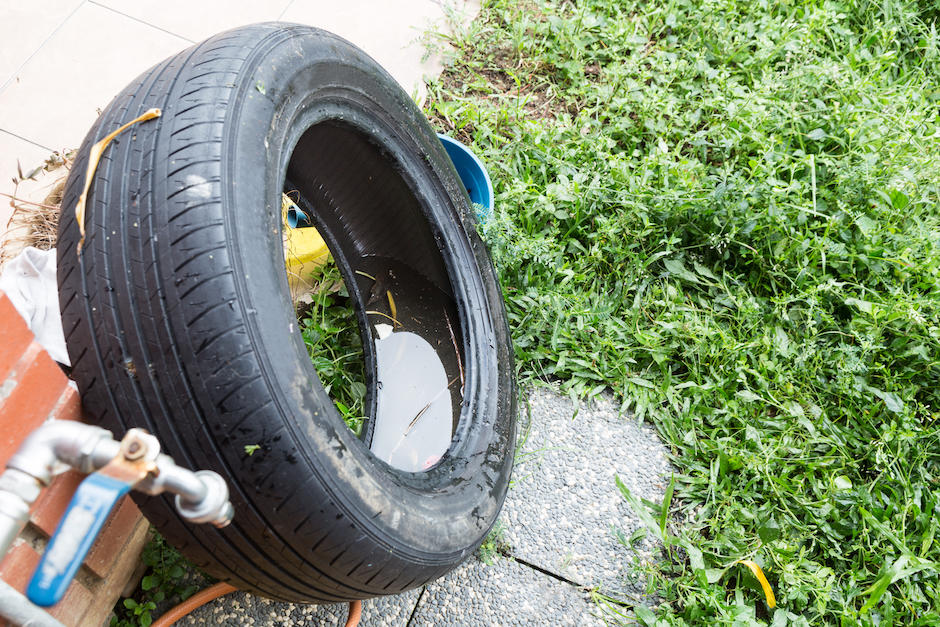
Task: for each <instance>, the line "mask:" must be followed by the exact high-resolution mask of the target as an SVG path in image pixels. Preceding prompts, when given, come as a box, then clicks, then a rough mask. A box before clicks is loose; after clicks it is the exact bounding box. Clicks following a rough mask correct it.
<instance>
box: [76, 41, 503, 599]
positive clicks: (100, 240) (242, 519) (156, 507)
mask: <svg viewBox="0 0 940 627" xmlns="http://www.w3.org/2000/svg"><path fill="white" fill-rule="evenodd" d="M151 107H159V108H161V109H162V111H163V115H162V117H160V118H158V119H155V120H152V121H148V122H144V123H141V124H139V125H136V126H134V127H132V128H131V129H129V130H127V131H125V132H124V133H123V134H121V135H119V136H118V137H117V138H116V139H115V140H114V141H113V143H112V144H111V145H110V146H109V147H108V148H107V150H106V151H105V154H104V156H103V158H102V159H101V162H100V164H99V166H98V168H97V170H96V173H95V175H94V181H93V184H92V187H91V191H90V195H89V198H88V201H87V210H86V211H87V213H86V218H85V228H86V237H85V241H84V247H83V250H82V252H81V254H80V255H77V254H76V244H77V242H78V239H79V231H78V225H77V223H76V221H75V216H74V208H75V204H76V202H77V200H78V197H79V194H80V192H81V188H82V185H83V182H84V174H85V169H86V167H87V159H88V152H89V148H90V146H91V145H92V144H93V143H94V142H95V141H97V140H98V139H100V138H101V137H103V136H104V135H106V134H107V133H109V132H111V131H112V130H114V129H116V128H117V127H119V126H120V125H122V124H123V123H125V122H127V121H129V120H131V119H133V118H135V117H136V116H138V115H140V114H141V113H143V112H144V111H146V110H147V109H149V108H151ZM310 128H316V129H342V130H343V132H345V133H348V134H349V136H350V137H353V138H354V141H353V140H350V141H351V144H350V146H349V148H348V149H347V148H346V147H345V145H344V144H343V143H342V142H339V143H336V142H334V143H333V144H331V145H330V146H329V148H330V154H327V155H323V154H320V153H323V152H325V148H320V147H318V146H317V145H311V142H310V141H307V140H303V139H302V136H303V137H308V139H309V138H310V137H312V136H309V135H304V133H305V132H306V131H307V129H310ZM318 132H319V131H318ZM324 132H326V130H324ZM295 146H300V147H299V148H298V149H297V153H296V154H295V152H294V148H295ZM301 148H303V150H301ZM316 155H319V157H317V156H316ZM295 157H296V158H299V159H301V161H303V160H304V159H306V160H307V161H306V162H304V163H303V164H302V165H304V168H305V169H301V171H299V172H298V176H309V177H311V178H310V180H309V181H307V185H308V187H310V188H311V189H312V188H313V187H316V185H320V187H321V188H322V187H323V186H324V185H325V187H326V191H325V192H324V193H326V194H327V195H329V194H330V193H332V194H333V196H334V197H336V196H343V195H344V194H345V196H343V199H342V201H341V202H337V203H334V204H333V209H334V210H335V213H334V214H332V215H331V216H325V217H324V216H320V217H321V219H322V220H326V221H327V222H329V220H333V221H334V222H335V223H336V224H338V226H336V225H334V228H335V230H336V232H332V233H331V237H332V238H333V239H332V241H334V242H335V243H338V245H340V246H347V247H348V246H351V245H356V244H357V242H360V243H361V241H362V240H368V239H369V237H372V235H370V232H369V229H368V228H367V226H366V225H370V224H371V225H373V226H375V227H376V228H379V229H380V230H384V231H385V232H386V235H388V233H389V232H391V234H392V235H393V236H394V237H395V238H400V237H403V236H404V237H406V238H407V237H410V236H409V229H413V230H414V232H415V233H416V235H415V241H414V242H412V243H410V244H409V245H408V247H407V248H409V249H411V250H414V251H417V252H416V253H415V254H417V255H419V256H424V257H426V258H427V259H425V261H427V260H430V261H429V262H428V263H430V264H431V266H434V267H435V268H437V269H436V270H435V269H434V268H431V269H430V270H428V273H429V276H432V275H435V274H439V273H440V272H443V273H444V274H445V279H446V281H448V282H449V287H450V288H451V289H452V290H453V295H454V301H455V302H456V309H457V312H458V316H459V322H460V325H459V331H460V333H461V336H462V342H463V354H464V359H465V366H464V367H465V370H466V384H465V387H464V398H463V405H462V409H461V412H460V419H459V423H458V426H457V429H456V433H455V435H454V440H453V442H452V444H451V447H450V449H448V452H447V453H446V454H445V455H444V457H443V458H442V460H441V461H440V462H439V463H438V464H437V465H436V466H434V467H433V468H431V469H430V470H428V471H427V472H422V473H409V472H402V471H398V470H396V469H394V468H391V467H390V466H388V465H386V464H385V463H383V462H381V461H379V460H378V459H376V458H375V457H374V456H373V455H372V454H371V453H370V452H369V450H368V449H367V447H366V446H364V445H363V443H362V442H361V441H359V440H357V439H356V437H355V436H354V435H353V434H352V432H350V431H349V430H348V429H347V428H346V427H345V426H344V424H343V422H342V419H341V417H340V416H339V414H338V412H337V410H336V409H335V407H334V405H333V404H332V402H331V401H330V398H329V396H328V395H327V394H326V393H325V391H324V389H323V387H322V385H321V384H320V382H319V379H318V378H317V376H316V373H315V371H314V369H313V366H312V364H311V362H310V359H309V357H308V355H307V353H306V350H305V348H304V345H303V342H302V340H301V338H300V336H299V333H298V332H297V329H296V318H295V314H294V311H293V308H292V305H291V302H290V295H289V288H288V283H287V280H286V276H285V272H284V252H283V249H282V242H281V224H280V222H281V217H280V199H281V192H282V189H283V186H284V185H285V180H286V177H287V176H288V164H289V163H295V165H296V164H297V163H300V162H292V161H291V159H292V158H295ZM382 164H385V165H382ZM316 167H320V168H323V169H324V171H328V177H327V180H325V181H319V183H318V179H317V178H316V177H317V172H316V171H311V170H310V168H316ZM361 168H367V169H366V170H365V171H363V170H362V169H361ZM331 185H332V186H334V188H331ZM370 186H371V187H370ZM360 188H365V189H366V191H368V192H369V194H371V195H372V196H375V195H376V194H378V195H380V196H382V197H383V203H377V202H375V201H374V199H373V202H371V203H369V202H366V200H364V199H363V198H362V197H355V194H356V193H357V192H356V190H357V189H360ZM331 189H332V191H331ZM403 190H404V191H403ZM403 194H404V195H403ZM359 195H360V196H362V193H360V194H359ZM386 199H390V200H388V202H384V201H385V200H386ZM409 199H410V200H409ZM406 201H407V202H406ZM344 203H345V204H344ZM396 203H398V205H401V206H400V207H399V206H397V205H396ZM406 205H407V206H406ZM62 207H63V209H62V216H61V219H60V225H59V244H58V263H59V266H58V281H59V298H60V304H61V309H62V317H63V324H64V328H65V334H66V339H67V343H68V349H69V356H70V358H71V360H72V374H73V376H74V378H75V380H76V381H77V383H78V385H79V389H80V392H81V396H82V402H83V404H84V406H85V409H86V414H87V416H88V417H89V418H90V419H92V420H94V421H96V422H97V423H99V424H101V425H103V426H105V427H107V428H109V429H111V430H113V431H114V432H115V434H116V436H118V437H120V435H121V434H123V432H124V431H125V430H126V429H127V428H129V427H132V426H139V427H144V428H146V429H148V430H150V431H151V432H153V433H154V434H156V435H157V437H158V438H159V440H160V441H161V443H162V444H163V447H164V452H166V453H168V454H170V455H171V456H173V458H174V459H175V460H176V461H177V463H179V464H181V465H184V466H187V467H190V468H194V469H201V468H208V469H211V470H214V471H216V472H218V473H220V474H221V475H222V476H223V477H225V478H226V479H227V480H228V483H229V487H230V490H231V493H232V501H233V504H234V506H235V519H234V522H233V523H232V524H231V525H230V526H229V527H227V528H225V529H222V530H217V529H215V528H213V527H211V526H209V525H191V524H187V523H185V522H184V521H183V520H182V519H181V518H180V517H179V516H178V515H177V514H176V512H175V510H174V509H173V507H172V505H171V501H170V498H169V497H166V496H161V497H154V498H148V497H143V496H140V495H139V494H136V493H135V499H136V500H137V502H138V503H139V504H140V505H141V506H142V508H143V510H144V512H145V513H146V515H147V517H148V518H149V519H150V520H151V522H152V523H153V524H154V525H155V526H156V527H157V528H158V529H159V530H160V532H161V533H162V534H164V536H165V537H166V538H167V539H168V540H169V541H170V542H171V543H172V544H174V545H176V546H177V547H179V548H180V549H181V550H182V551H183V553H184V554H185V555H186V556H188V557H189V558H190V559H191V560H193V561H194V563H196V564H197V565H198V566H200V567H201V568H203V569H205V570H206V571H207V572H209V573H210V574H212V575H214V576H215V577H218V578H220V579H222V580H225V581H228V582H231V583H232V584H233V585H235V586H237V587H239V588H243V589H247V590H251V591H254V592H255V593H258V594H261V595H264V596H268V597H272V598H277V599H283V600H289V601H298V602H331V601H347V600H352V599H363V598H369V597H373V596H378V595H385V594H394V593H399V592H402V591H405V590H408V589H410V588H414V587H417V586H420V585H422V584H424V583H426V582H428V581H430V580H433V579H435V578H437V577H439V576H441V575H443V574H444V573H446V572H447V571H449V570H451V569H452V568H454V567H455V566H456V565H457V564H459V563H460V562H461V561H462V560H463V559H464V558H466V557H467V556H468V555H470V554H471V553H472V552H473V551H474V550H475V549H476V548H477V547H478V546H479V544H480V542H481V541H482V539H483V538H484V537H485V535H486V533H487V532H488V531H489V529H490V527H491V526H492V525H493V523H494V522H495V520H496V517H497V515H498V513H499V510H500V507H501V506H502V502H503V499H504V497H505V493H506V489H507V486H508V482H509V475H510V469H511V466H512V456H513V447H514V439H515V413H516V406H515V390H514V382H513V363H512V352H511V344H510V340H509V334H508V330H507V325H506V319H505V311H504V308H503V303H502V296H501V292H500V289H499V285H498V283H497V280H496V278H495V273H494V270H493V267H492V264H491V262H490V260H489V257H488V254H487V252H486V249H485V247H484V246H483V244H482V243H481V241H480V239H479V237H478V235H477V232H476V221H475V218H474V217H473V212H472V210H471V209H470V205H469V202H468V199H467V196H466V193H465V190H464V189H463V188H462V186H461V185H460V182H459V180H458V178H457V176H456V173H455V172H454V169H453V166H452V165H451V163H450V161H449V159H448V158H447V155H446V154H445V152H444V150H443V148H442V147H441V145H440V143H439V141H438V139H437V138H436V136H435V134H434V132H433V130H432V129H431V127H430V125H429V124H428V122H427V120H426V119H425V118H424V116H423V115H422V113H421V111H420V110H419V109H418V108H417V107H416V106H415V105H414V103H413V102H412V101H411V100H410V98H409V97H408V96H407V94H405V93H404V92H403V91H402V90H401V88H400V87H399V86H398V85H397V84H396V83H395V81H394V79H393V78H392V77H391V76H389V75H388V74H387V73H386V72H385V71H384V70H382V69H381V68H380V67H379V66H378V64H376V62H375V61H373V60H372V59H371V58H369V57H368V56H367V55H366V54H365V53H363V52H362V51H360V50H359V49H358V48H356V47H355V46H353V45H352V44H350V43H348V42H346V41H345V40H343V39H341V38H339V37H337V36H335V35H333V34H330V33H327V32H324V31H321V30H317V29H314V28H309V27H305V26H299V25H289V24H273V23H272V24H258V25H253V26H248V27H244V28H239V29H236V30H232V31H229V32H226V33H222V34H220V35H217V36H215V37H213V38H211V39H209V40H207V41H205V42H203V43H201V44H198V45H196V46H194V47H192V48H189V49H187V50H185V51H183V52H181V53H180V54H178V55H176V56H175V57H172V58H170V59H168V60H166V61H164V62H163V63H160V64H158V65H157V66H155V67H154V68H152V69H151V70H149V71H147V72H145V73H144V74H143V75H142V76H140V77H139V78H138V79H137V80H136V81H134V83H132V84H131V85H129V86H128V87H127V88H126V89H125V90H124V91H123V92H122V93H121V94H119V95H118V96H117V97H116V98H115V99H114V100H113V101H112V102H111V103H110V104H109V106H108V107H107V109H106V110H105V111H104V112H103V113H102V114H101V116H100V118H99V119H98V121H97V123H96V124H95V125H94V127H93V128H92V129H91V131H90V132H89V133H88V136H87V137H86V138H85V141H84V143H83V145H82V147H81V149H80V150H79V152H78V156H77V157H76V160H75V163H74V166H73V167H72V170H71V175H70V177H69V180H68V182H67V186H66V190H65V196H64V200H63V204H62ZM337 207H340V208H338V209H337ZM344 212H347V213H348V214H349V215H350V216H352V218H350V220H349V221H346V222H344V216H345V215H347V213H344ZM324 226H325V227H326V228H327V229H329V228H330V225H329V224H325V225H324ZM344 229H345V230H344ZM357 229H358V230H357ZM373 230H374V229H373ZM398 231H401V233H398ZM373 235H374V234H373ZM428 246H430V247H431V249H430V252H429V250H428ZM435 264H436V265H435ZM432 278H433V276H432ZM448 341H449V340H448ZM256 443H257V444H260V445H261V446H262V448H261V450H260V451H259V452H258V453H256V454H254V455H251V456H248V455H247V454H246V452H245V450H244V447H245V445H248V444H256Z"/></svg>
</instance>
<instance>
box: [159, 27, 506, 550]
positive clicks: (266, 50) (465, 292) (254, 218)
mask: <svg viewBox="0 0 940 627" xmlns="http://www.w3.org/2000/svg"><path fill="white" fill-rule="evenodd" d="M312 30H315V29H308V28H305V27H291V28H289V29H284V30H283V31H279V32H277V33H276V34H273V35H270V36H268V37H267V38H266V39H265V41H264V42H262V43H261V44H260V45H259V46H257V47H256V48H255V51H254V53H253V55H254V57H255V59H254V60H253V62H251V63H249V64H248V65H247V66H246V67H247V68H249V70H248V71H250V72H251V73H250V74H249V75H248V76H247V78H245V77H243V78H242V80H241V91H240V93H238V94H237V95H236V97H235V98H234V102H235V103H237V104H236V106H234V107H231V108H230V109H229V111H228V112H227V121H226V124H225V132H224V134H223V136H222V146H223V155H225V158H224V159H223V164H222V167H223V173H222V180H223V181H229V182H230V184H227V185H222V186H221V190H222V191H221V193H222V206H223V214H224V215H225V217H226V220H225V230H226V237H227V240H228V241H229V242H231V248H232V249H233V250H235V251H237V254H235V255H232V257H233V258H232V259H231V260H230V262H231V263H232V265H233V270H234V273H235V278H236V281H235V282H236V290H237V292H238V294H239V298H238V306H239V307H240V308H241V309H242V312H241V313H242V315H243V318H244V321H245V325H246V328H247V332H248V335H249V337H250V339H251V343H252V345H253V347H254V348H255V351H256V353H257V355H258V358H259V360H260V362H261V364H262V370H263V372H264V373H265V379H266V382H267V385H268V389H269V393H270V395H271V398H272V400H273V404H274V409H273V410H272V411H274V412H276V413H278V414H279V415H280V416H281V418H282V420H283V422H284V424H285V425H286V426H287V429H288V430H289V432H290V434H291V436H292V438H293V441H294V442H295V443H296V444H297V449H298V450H297V456H298V458H299V459H300V463H302V464H303V465H304V466H306V467H307V468H309V469H310V470H311V471H312V472H313V473H314V475H315V476H316V478H317V479H318V480H319V481H320V482H321V483H322V484H323V485H324V486H325V487H326V491H327V492H328V494H329V495H330V497H331V499H333V500H334V502H336V503H337V504H338V505H339V506H340V509H341V510H344V511H346V512H347V516H348V517H349V518H350V519H352V520H355V521H357V522H358V523H359V524H360V525H361V526H362V527H363V531H364V532H366V533H367V534H368V535H370V536H372V537H373V539H374V540H375V541H376V542H377V543H379V544H380V545H382V546H386V547H387V548H388V550H390V551H393V552H397V553H400V554H403V555H404V556H407V557H409V558H410V559H412V560H416V561H420V562H425V563H438V564H440V563H445V562H451V561H454V560H459V559H460V558H462V557H463V556H465V555H466V554H467V553H468V552H469V551H471V550H473V549H474V548H475V547H476V546H477V545H478V544H479V543H480V541H481V540H482V539H483V537H484V536H485V534H486V532H487V531H488V530H489V528H490V527H491V526H492V524H493V523H494V522H495V519H496V516H497V515H498V512H499V509H500V507H501V505H502V501H503V498H504V496H505V492H506V489H507V486H508V480H509V474H510V468H511V464H512V452H513V445H514V435H515V434H514V427H513V424H514V416H515V393H514V386H513V382H512V371H513V366H512V361H511V355H510V354H508V353H507V352H506V351H504V350H501V347H503V346H506V345H508V332H507V330H506V323H505V317H504V312H503V309H502V301H501V299H500V298H499V288H498V284H497V282H496V279H495V275H494V272H493V268H492V265H491V264H490V262H489V260H488V258H487V256H486V254H485V249H484V248H483V246H482V244H481V243H480V242H479V238H478V236H477V234H476V232H475V228H474V223H473V220H472V218H468V217H467V215H466V214H467V211H466V209H465V208H466V206H467V200H466V195H465V193H464V191H463V189H462V188H461V186H460V184H459V181H458V179H457V177H456V173H455V172H454V170H453V166H452V165H451V163H450V161H449V160H448V159H447V157H446V154H445V153H444V151H443V148H442V147H441V146H440V144H439V142H438V140H437V138H436V136H435V135H434V133H433V131H432V130H431V128H430V126H429V125H428V123H427V121H426V120H425V119H424V117H423V115H422V114H421V112H420V110H419V109H418V108H417V107H416V106H415V105H414V103H412V102H411V101H410V100H408V99H407V98H406V97H404V94H403V92H401V90H400V88H399V87H398V86H397V85H396V84H395V83H394V79H392V77H391V76H389V75H388V74H387V73H385V72H384V71H383V70H381V68H379V66H378V65H377V64H376V63H375V62H374V61H372V60H371V59H370V58H369V57H367V56H366V55H365V54H364V53H362V52H361V51H359V50H358V49H356V48H354V47H353V46H352V45H350V44H348V43H347V42H345V41H344V40H342V39H340V38H339V37H336V36H333V35H331V34H328V33H325V32H323V31H317V34H318V35H319V36H318V37H315V38H311V37H301V36H299V35H302V34H303V33H304V31H306V32H307V33H309V31H312ZM326 119H341V120H343V122H344V123H346V124H348V125H351V126H353V127H355V128H356V129H358V130H359V131H360V132H362V133H365V134H366V135H367V136H369V137H370V138H371V139H372V140H373V142H374V143H375V144H377V145H379V146H382V148H383V149H384V150H387V151H388V154H389V157H390V158H392V159H394V160H395V162H396V163H397V164H398V167H399V168H400V171H401V174H402V176H403V178H404V179H405V180H406V181H407V183H408V185H409V186H410V187H411V188H412V190H413V191H414V192H415V193H416V195H417V196H418V198H419V199H420V204H421V206H422V208H423V210H424V212H425V216H426V217H427V219H428V221H429V223H430V225H431V229H432V232H433V233H434V236H435V238H436V239H437V240H438V243H439V245H440V248H441V250H442V252H443V255H444V260H445V265H446V267H447V269H448V274H449V276H450V280H451V283H452V286H453V288H454V293H455V297H456V301H457V307H458V310H459V312H460V318H461V328H462V331H463V333H462V335H463V337H464V338H466V340H465V356H466V357H465V359H466V364H467V368H466V370H467V379H466V384H465V389H464V402H463V407H462V414H461V419H460V422H459V425H458V429H457V432H456V434H455V440H454V443H453V444H452V447H451V449H450V450H449V451H448V453H447V454H445V456H444V457H443V458H442V460H441V462H440V463H439V464H438V465H437V466H435V467H434V468H432V469H431V470H429V471H427V472H424V473H407V472H402V471H399V470H396V469H394V468H391V467H389V466H388V465H387V464H385V463H384V462H381V461H379V460H378V459H377V458H375V457H374V456H372V455H371V454H370V453H369V452H368V451H367V449H366V448H365V446H363V444H362V443H361V442H360V441H359V440H357V439H356V437H355V436H354V435H353V434H352V433H351V432H350V431H349V430H348V429H346V427H345V425H344V424H343V422H342V420H341V418H340V417H339V414H338V412H337V411H336V409H335V407H334V406H333V404H332V401H331V400H330V399H329V397H328V395H327V394H326V393H325V391H324V390H323V387H322V385H320V384H318V383H317V379H316V375H315V372H314V369H313V366H312V364H311V361H310V358H309V356H308V354H307V351H306V348H305V347H304V344H303V341H302V339H301V337H300V334H299V332H298V323H297V320H296V317H295V315H294V312H293V308H292V305H291V299H290V292H289V287H288V283H287V277H286V273H285V272H284V254H283V249H282V239H281V238H282V235H281V224H280V220H281V218H280V198H281V193H282V187H283V182H284V176H285V173H286V168H287V164H288V161H289V159H290V155H291V152H292V150H293V147H294V145H295V144H296V142H297V140H298V138H299V137H300V135H301V134H302V133H303V131H304V130H306V129H307V128H309V127H310V126H311V125H313V124H315V123H317V122H318V121H322V120H326ZM159 178H160V177H158V179H159ZM283 488H284V489H285V490H287V489H289V488H290V486H283ZM283 526H284V527H285V530H289V529H291V528H293V526H294V521H284V525H283ZM282 532H285V531H284V530H282Z"/></svg>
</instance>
